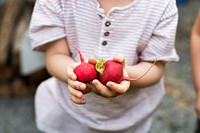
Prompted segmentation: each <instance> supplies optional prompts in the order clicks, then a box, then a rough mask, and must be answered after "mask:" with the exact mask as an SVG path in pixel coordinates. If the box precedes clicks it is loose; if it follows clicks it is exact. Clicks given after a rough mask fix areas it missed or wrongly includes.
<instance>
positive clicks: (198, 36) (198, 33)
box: [190, 12, 200, 96]
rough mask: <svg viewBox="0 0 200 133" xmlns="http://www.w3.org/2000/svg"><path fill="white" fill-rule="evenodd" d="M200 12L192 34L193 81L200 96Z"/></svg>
mask: <svg viewBox="0 0 200 133" xmlns="http://www.w3.org/2000/svg"><path fill="white" fill-rule="evenodd" d="M199 49H200V12H199V15H198V17H197V19H196V21H195V24H194V26H193V29H192V34H191V48H190V50H191V51H190V53H191V63H192V73H193V81H194V85H195V89H196V92H197V93H196V94H197V95H198V96H200V58H199V57H200V52H199Z"/></svg>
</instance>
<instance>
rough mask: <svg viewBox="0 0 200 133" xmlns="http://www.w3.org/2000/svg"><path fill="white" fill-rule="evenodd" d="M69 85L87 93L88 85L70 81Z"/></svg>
mask: <svg viewBox="0 0 200 133" xmlns="http://www.w3.org/2000/svg"><path fill="white" fill-rule="evenodd" d="M68 84H69V86H71V87H72V88H74V89H76V90H80V91H85V89H86V85H85V84H84V83H81V82H79V81H73V80H69V81H68Z"/></svg>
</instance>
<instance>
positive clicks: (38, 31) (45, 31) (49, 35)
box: [29, 0, 66, 51]
mask: <svg viewBox="0 0 200 133" xmlns="http://www.w3.org/2000/svg"><path fill="white" fill-rule="evenodd" d="M60 4H61V3H60V2H59V0H54V1H53V2H52V0H37V1H36V3H35V7H34V10H33V14H32V18H31V22H30V27H29V37H30V40H31V46H32V49H33V50H38V51H43V50H44V46H45V44H47V43H49V42H52V41H55V40H57V39H60V38H63V37H65V36H66V32H65V28H64V22H63V19H62V8H61V5H60Z"/></svg>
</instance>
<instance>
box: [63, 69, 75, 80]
mask: <svg viewBox="0 0 200 133" xmlns="http://www.w3.org/2000/svg"><path fill="white" fill-rule="evenodd" d="M66 75H67V77H68V78H69V79H71V80H76V79H77V76H76V74H75V73H74V66H69V67H68V68H67V70H66Z"/></svg>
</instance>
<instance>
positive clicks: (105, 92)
mask: <svg viewBox="0 0 200 133" xmlns="http://www.w3.org/2000/svg"><path fill="white" fill-rule="evenodd" d="M113 60H114V61H116V62H119V63H121V64H122V65H123V68H124V69H123V73H124V76H126V77H128V73H127V71H126V69H125V58H124V57H123V56H115V57H113ZM92 84H93V86H91V85H90V88H91V90H92V91H94V92H95V93H96V94H98V95H101V96H104V97H116V96H118V95H121V94H124V93H126V92H127V90H128V89H129V87H130V81H122V82H121V83H120V84H117V83H114V82H108V83H107V84H106V86H105V85H103V84H101V83H100V82H99V81H98V80H96V79H95V80H93V81H92Z"/></svg>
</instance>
